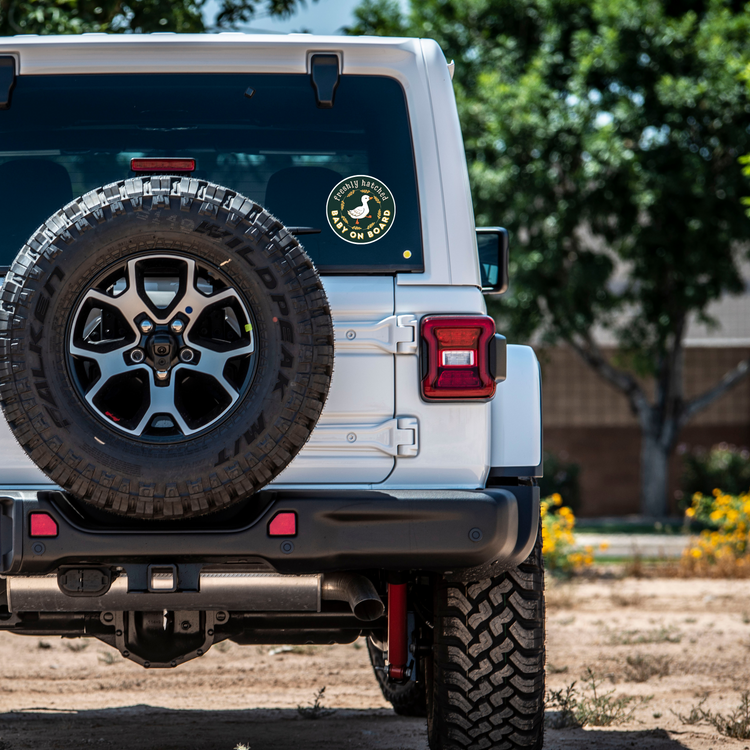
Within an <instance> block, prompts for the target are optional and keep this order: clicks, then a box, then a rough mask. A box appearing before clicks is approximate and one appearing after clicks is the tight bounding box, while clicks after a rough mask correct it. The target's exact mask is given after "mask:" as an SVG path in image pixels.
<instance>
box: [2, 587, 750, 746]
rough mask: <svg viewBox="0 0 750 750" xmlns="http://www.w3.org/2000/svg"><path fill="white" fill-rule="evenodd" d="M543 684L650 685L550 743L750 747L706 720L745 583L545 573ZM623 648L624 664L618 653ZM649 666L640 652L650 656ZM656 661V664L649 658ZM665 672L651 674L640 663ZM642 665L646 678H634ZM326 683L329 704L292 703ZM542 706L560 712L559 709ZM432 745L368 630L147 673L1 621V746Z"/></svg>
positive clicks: (743, 619) (743, 675) (724, 686)
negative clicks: (392, 688)
mask: <svg viewBox="0 0 750 750" xmlns="http://www.w3.org/2000/svg"><path fill="white" fill-rule="evenodd" d="M548 623H549V627H548V642H547V643H548V686H549V688H550V689H552V690H560V689H563V688H565V687H566V686H567V685H569V684H570V683H571V682H573V681H574V680H576V681H578V684H577V687H578V686H579V685H580V684H581V677H582V676H584V674H585V672H586V669H587V668H590V669H591V670H593V672H594V674H595V675H597V677H598V678H599V679H600V680H602V683H601V685H600V688H599V690H600V692H601V691H607V690H615V697H617V696H620V695H636V696H644V697H646V696H652V697H651V698H650V699H649V700H648V702H647V703H644V704H641V705H639V706H638V707H637V709H636V711H635V714H634V716H633V719H632V720H630V721H629V722H628V723H626V724H621V725H618V726H613V727H606V728H595V727H592V728H586V729H559V730H548V731H547V735H546V742H545V748H549V749H550V750H554V749H557V748H560V749H562V748H571V749H573V748H575V750H593V749H594V748H596V749H597V750H599V749H603V750H620V749H625V748H643V749H645V750H651V749H652V748H653V749H654V750H680V748H690V749H691V750H709V749H710V748H713V750H720V749H721V750H724V749H725V748H726V749H729V748H733V749H734V748H737V749H738V750H741V749H743V748H744V749H745V750H747V748H749V747H750V740H744V741H741V740H730V739H727V738H725V737H722V736H720V735H719V734H718V733H717V731H716V730H715V729H714V728H713V727H710V726H706V725H702V724H698V725H689V724H685V723H684V722H683V721H681V720H680V718H678V717H677V716H675V715H674V713H672V712H676V713H680V714H683V715H686V714H688V713H689V712H690V710H691V708H693V707H694V706H696V705H697V704H698V702H699V701H700V700H701V699H702V698H703V697H704V696H705V695H708V698H707V700H706V702H705V703H704V708H710V709H711V710H713V711H717V710H718V711H723V712H725V713H726V712H727V711H729V710H731V709H732V708H735V707H736V706H738V704H739V702H740V697H741V692H742V691H743V690H746V689H748V687H749V685H748V673H749V669H750V582H747V581H702V580H701V581H696V580H636V579H624V580H602V579H600V580H596V581H584V582H579V583H573V584H565V585H562V586H560V585H554V586H550V587H548ZM628 657H630V661H631V664H628V662H627V659H628ZM644 665H645V666H644ZM649 665H650V666H649ZM654 670H656V671H657V672H659V673H661V675H662V676H659V674H656V675H653V676H648V672H649V671H654ZM643 677H647V679H646V680H645V681H640V682H639V681H637V679H640V678H643ZM324 686H325V688H326V690H325V694H324V698H323V704H324V705H325V706H327V707H330V708H332V709H336V710H335V712H334V713H332V714H330V715H328V716H325V717H322V718H320V719H319V720H317V721H310V720H306V719H304V718H303V717H302V716H300V714H299V712H298V711H297V707H298V706H299V705H303V706H304V705H306V704H308V703H311V702H312V701H313V698H314V696H315V693H316V691H317V690H319V689H320V688H321V687H324ZM551 718H554V716H552V717H551ZM238 745H245V746H246V747H249V748H252V750H266V749H267V748H268V749H270V748H273V749H274V750H308V749H309V750H316V749H317V748H325V749H326V750H338V749H339V748H347V749H348V748H353V749H356V750H375V749H378V750H426V748H427V743H426V740H425V727H424V720H422V719H408V718H402V717H398V716H396V715H395V714H394V713H393V711H392V710H390V709H389V708H388V706H387V704H385V703H384V701H383V699H382V697H381V695H380V692H379V690H378V688H377V685H376V683H375V680H374V677H373V676H372V672H371V669H370V666H369V662H368V659H367V651H366V649H365V648H364V644H363V642H362V641H359V642H357V643H356V644H353V645H350V646H335V647H334V646H331V647H303V648H295V649H293V650H278V647H277V648H273V647H270V648H269V647H262V648H261V647H257V646H237V645H234V644H230V645H227V644H224V645H220V646H218V647H214V648H213V649H212V650H211V651H210V652H209V653H208V654H207V655H206V656H204V657H203V658H201V659H198V660H195V661H193V662H190V663H189V664H186V665H184V666H182V667H179V668H177V669H176V670H164V671H150V672H149V671H146V670H144V669H142V668H141V667H138V666H137V665H135V664H133V663H132V662H129V661H126V660H124V659H122V658H121V657H120V655H119V654H118V653H117V652H115V651H114V650H112V649H109V648H108V647H107V646H105V645H104V644H101V643H99V642H98V641H96V640H83V641H68V640H60V639H53V638H47V639H42V640H40V639H39V638H24V637H19V636H14V635H10V634H7V633H0V750H21V748H32V749H33V750H53V749H55V750H56V749H57V748H60V749H61V750H62V749H63V748H64V749H66V750H67V749H68V748H76V749H79V748H89V747H91V748H96V749H97V750H99V749H101V750H125V749H127V750H132V749H138V750H234V748H236V747H237V746H238Z"/></svg>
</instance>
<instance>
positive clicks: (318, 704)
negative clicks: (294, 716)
mask: <svg viewBox="0 0 750 750" xmlns="http://www.w3.org/2000/svg"><path fill="white" fill-rule="evenodd" d="M325 691H326V689H325V686H323V687H322V688H320V690H318V692H317V693H315V700H314V701H313V702H312V703H308V705H306V706H297V713H298V714H299V715H300V716H301V717H302V718H303V719H323V718H324V717H326V716H330V715H331V714H332V713H335V711H336V709H334V708H325V707H324V706H323V695H324V694H325Z"/></svg>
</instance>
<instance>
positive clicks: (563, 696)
mask: <svg viewBox="0 0 750 750" xmlns="http://www.w3.org/2000/svg"><path fill="white" fill-rule="evenodd" d="M583 685H584V687H583V689H582V690H579V689H578V688H576V683H575V682H573V683H571V684H570V685H568V686H567V687H566V688H564V689H563V690H551V691H550V692H549V693H548V695H547V708H549V709H553V710H554V711H555V713H554V715H550V716H549V717H547V719H546V723H547V726H548V727H549V728H550V729H565V728H567V727H585V726H586V725H589V726H593V727H611V726H613V725H615V724H624V723H625V722H627V721H630V719H632V717H633V714H634V713H635V710H636V709H637V708H638V706H640V705H643V704H644V703H648V702H649V701H650V700H651V698H652V696H647V697H638V696H635V695H620V696H617V697H615V695H614V693H615V691H614V690H607V691H605V692H601V690H600V688H601V685H602V681H601V680H598V679H597V678H596V675H595V674H594V673H593V671H592V670H591V668H590V667H589V668H588V669H587V670H586V676H585V678H584V682H583Z"/></svg>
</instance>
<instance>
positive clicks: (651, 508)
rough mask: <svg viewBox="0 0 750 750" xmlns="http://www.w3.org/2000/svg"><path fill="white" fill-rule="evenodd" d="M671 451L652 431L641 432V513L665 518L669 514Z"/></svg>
mask: <svg viewBox="0 0 750 750" xmlns="http://www.w3.org/2000/svg"><path fill="white" fill-rule="evenodd" d="M669 454H670V450H669V448H667V447H666V446H665V445H664V444H663V443H662V441H660V440H659V437H658V435H657V434H654V433H653V432H652V431H651V430H642V432H641V512H642V513H643V515H644V516H650V517H652V518H663V517H664V516H666V515H668V514H669V498H668V497H667V490H668V488H669Z"/></svg>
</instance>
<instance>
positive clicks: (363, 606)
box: [321, 573, 385, 622]
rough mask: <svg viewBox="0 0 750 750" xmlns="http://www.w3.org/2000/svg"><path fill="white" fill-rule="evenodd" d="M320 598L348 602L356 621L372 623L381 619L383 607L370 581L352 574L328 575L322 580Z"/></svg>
mask: <svg viewBox="0 0 750 750" xmlns="http://www.w3.org/2000/svg"><path fill="white" fill-rule="evenodd" d="M321 598H323V599H328V600H331V601H336V602H349V606H350V607H351V608H352V612H353V613H354V616H355V617H356V618H357V619H358V620H364V621H365V622H372V621H373V620H377V619H378V618H379V617H382V615H383V612H384V611H385V607H384V605H383V601H382V600H381V598H380V597H379V596H378V592H377V591H375V587H374V586H373V585H372V581H370V579H369V578H365V577H364V576H360V575H356V574H354V573H330V574H327V575H326V576H325V577H324V578H323V590H322V591H321Z"/></svg>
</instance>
